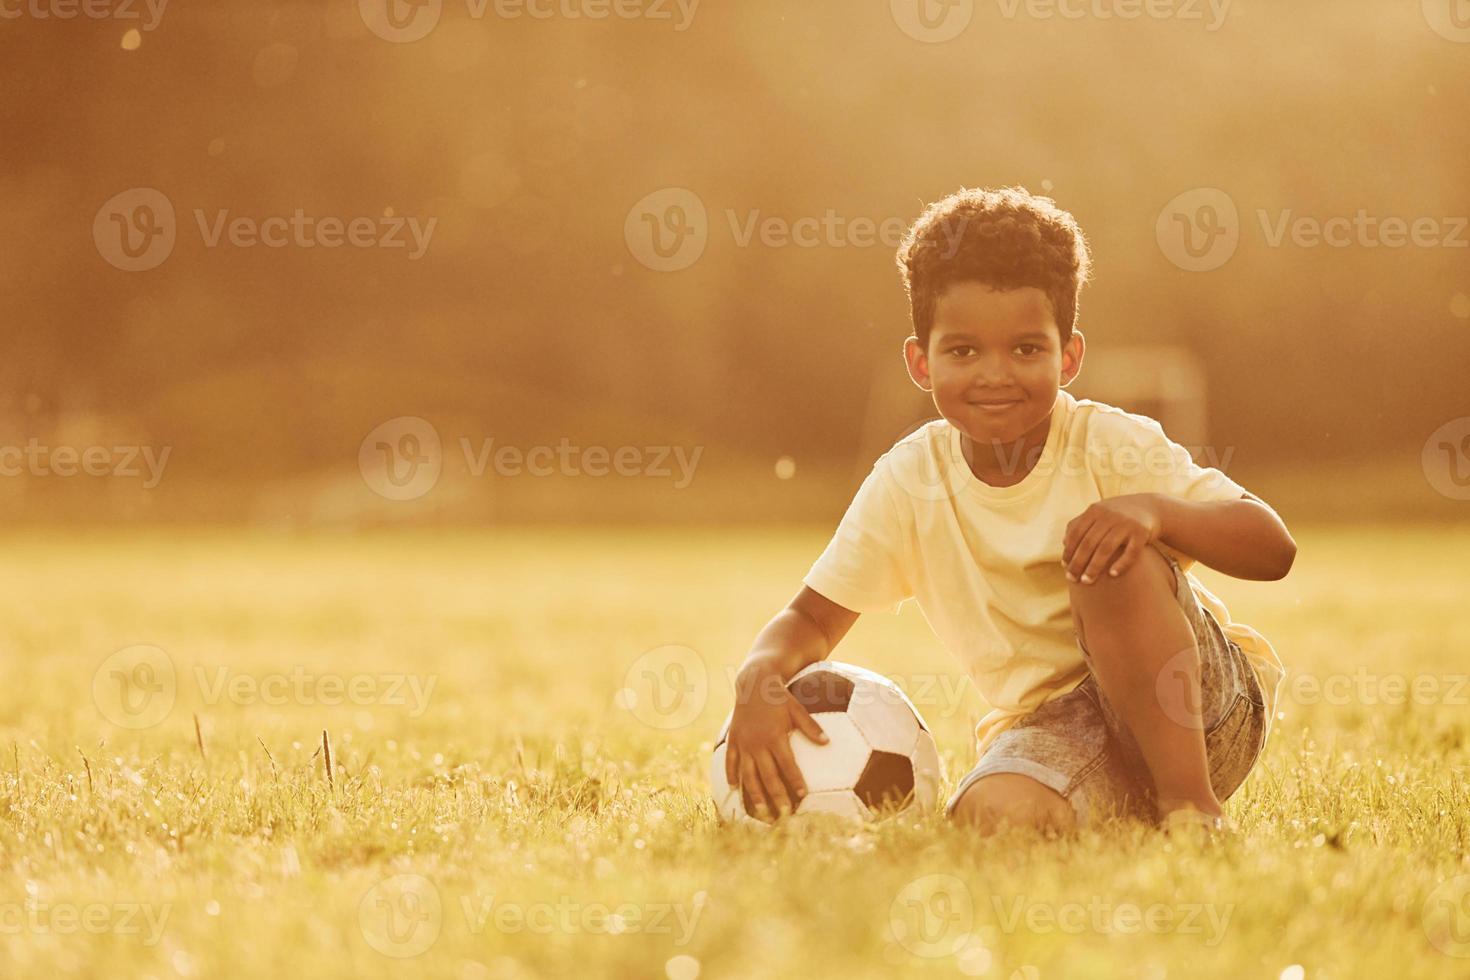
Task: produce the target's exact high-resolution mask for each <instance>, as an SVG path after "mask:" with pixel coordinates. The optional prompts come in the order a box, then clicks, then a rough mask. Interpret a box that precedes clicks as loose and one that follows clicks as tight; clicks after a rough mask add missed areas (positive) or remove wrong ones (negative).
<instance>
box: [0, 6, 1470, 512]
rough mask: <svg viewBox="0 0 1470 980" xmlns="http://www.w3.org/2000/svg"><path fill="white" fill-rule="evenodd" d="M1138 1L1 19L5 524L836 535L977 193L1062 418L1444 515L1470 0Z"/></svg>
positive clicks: (903, 408)
mask: <svg viewBox="0 0 1470 980" xmlns="http://www.w3.org/2000/svg"><path fill="white" fill-rule="evenodd" d="M1143 6H1144V5H1141V4H1139V5H1133V4H1129V3H1127V2H1122V0H1118V2H1110V0H1070V2H1060V3H1047V2H1039V0H1033V2H1030V3H1026V2H1021V0H1014V2H1013V0H996V2H991V3H976V2H970V0H953V2H949V3H940V2H938V0H893V2H888V0H868V2H863V3H850V2H845V3H835V2H826V3H806V4H795V3H778V2H774V0H742V2H740V3H733V2H729V0H725V2H716V0H705V2H703V3H696V2H693V0H684V3H682V4H681V3H677V2H674V0H617V2H614V0H500V2H499V3H496V2H494V0H486V2H481V0H443V2H436V0H418V2H414V3H409V2H405V0H383V2H376V0H361V2H356V0H332V2H325V0H318V2H310V3H308V2H301V3H270V2H260V0H248V2H247V0H213V2H211V3H209V4H207V5H205V4H189V3H184V2H181V0H175V2H174V3H171V4H159V3H156V2H155V4H154V5H152V6H150V5H148V4H146V3H144V2H142V0H137V2H135V3H128V4H124V3H122V2H120V0H118V2H113V3H108V2H104V0H97V2H95V3H93V4H90V5H88V6H87V7H86V8H83V7H82V6H81V5H80V4H75V3H71V2H68V0H0V64H3V65H4V66H5V67H4V68H3V72H4V78H5V83H6V85H5V88H6V97H5V98H4V99H3V100H0V160H3V166H0V192H3V199H4V202H5V221H4V223H3V226H0V243H3V261H0V292H3V295H4V297H5V307H4V308H5V321H6V323H5V329H4V338H5V346H4V356H3V357H0V470H3V476H0V506H3V507H4V514H5V515H6V520H7V521H9V522H10V523H12V524H25V523H32V524H47V523H52V522H60V521H65V522H95V523H99V524H103V523H125V524H129V523H140V524H141V523H205V522H209V523H215V522H217V523H222V524H234V525H246V526H259V527H287V528H290V527H341V528H362V527H372V526H378V525H385V524H401V523H408V524H446V525H456V524H466V523H492V524H493V523H526V522H573V523H575V522H598V523H609V522H611V523H625V522H626V523H651V522H659V523H664V522H675V523H704V522H709V523H718V522H742V523H743V522H778V523H779V522H808V521H815V522H825V521H829V520H835V519H836V517H837V516H839V515H840V514H841V512H842V510H843V508H844V507H845V505H846V503H847V501H848V499H849V498H850V496H851V493H852V491H853V490H854V489H855V487H856V484H857V482H858V481H859V480H860V479H861V477H862V475H863V474H864V473H865V472H866V471H867V469H868V467H869V466H871V464H872V461H873V460H874V458H876V456H877V455H879V454H880V453H881V452H882V451H883V450H884V449H886V448H887V447H888V446H889V445H891V444H892V443H893V442H894V441H895V440H896V439H897V438H899V437H900V436H902V435H903V434H905V433H906V432H908V431H911V430H912V428H913V427H914V426H916V425H917V424H920V423H921V422H923V421H924V420H926V419H929V418H932V417H934V415H935V413H934V409H933V406H932V404H931V403H929V402H928V401H927V400H926V398H925V396H924V395H923V394H922V393H921V392H919V391H918V390H917V389H915V388H914V387H913V386H912V385H911V384H910V382H909V381H908V379H907V377H906V375H905V373H904V371H903V367H902V363H901V360H900V348H901V344H902V341H903V338H904V337H905V336H906V335H907V334H908V332H909V322H908V308H907V302H906V299H905V297H904V295H903V292H902V289H901V287H900V284H899V279H898V274H897V270H896V268H895V265H894V257H893V254H894V247H895V246H896V244H897V241H898V238H899V236H900V235H901V233H902V230H903V228H904V227H905V226H906V225H907V224H908V223H909V222H911V221H912V220H913V219H914V217H915V216H917V215H918V213H919V212H920V211H921V210H922V209H923V207H924V206H925V205H926V204H927V203H929V202H931V201H933V200H935V199H937V198H939V197H942V196H943V195H945V194H947V193H949V192H951V191H953V190H955V189H957V188H959V187H961V186H979V185H984V186H995V185H1002V184H1021V185H1024V186H1025V187H1027V188H1028V189H1030V190H1032V191H1033V192H1038V193H1045V194H1048V195H1050V196H1052V197H1054V198H1055V199H1056V200H1057V201H1058V202H1059V204H1061V206H1063V207H1065V208H1067V209H1068V210H1070V211H1072V212H1073V213H1074V214H1075V215H1076V217H1077V218H1078V220H1079V222H1080V223H1081V225H1082V227H1083V229H1084V231H1085V232H1086V233H1087V235H1088V237H1089V239H1090V242H1091V245H1092V248H1093V252H1094V261H1095V268H1096V272H1095V280H1094V281H1093V282H1092V283H1091V284H1090V285H1089V286H1088V287H1087V288H1086V290H1085V291H1084V293H1083V297H1082V302H1081V320H1080V327H1081V329H1082V330H1083V332H1084V333H1085V334H1086V336H1087V339H1088V342H1089V348H1088V362H1087V367H1086V368H1085V369H1084V371H1083V376H1082V378H1081V379H1080V380H1079V382H1078V383H1077V385H1076V386H1075V387H1074V389H1073V391H1074V393H1075V394H1077V395H1079V396H1084V397H1096V398H1099V399H1102V400H1105V401H1110V402H1113V403H1116V404H1119V405H1121V406H1123V407H1124V408H1127V409H1129V410H1132V411H1141V412H1145V413H1147V414H1150V415H1154V416H1155V417H1158V418H1159V419H1160V420H1161V421H1162V422H1163V423H1164V424H1165V427H1166V429H1167V430H1168V431H1169V432H1170V434H1171V435H1172V436H1173V437H1174V438H1175V439H1176V440H1177V441H1179V442H1182V443H1184V444H1186V445H1190V446H1191V447H1198V448H1199V449H1201V450H1202V451H1203V453H1202V456H1203V457H1204V458H1206V459H1208V460H1209V461H1212V462H1216V463H1217V465H1219V464H1224V468H1225V469H1226V470H1227V472H1229V473H1230V474H1231V475H1232V476H1233V477H1235V478H1236V479H1237V480H1239V481H1240V482H1242V483H1243V484H1245V485H1246V486H1248V487H1250V488H1251V489H1253V490H1255V491H1256V492H1257V493H1259V494H1261V495H1262V496H1264V497H1265V498H1266V499H1267V500H1268V501H1270V502H1272V503H1273V504H1274V505H1275V506H1276V507H1277V508H1278V509H1279V510H1280V511H1281V512H1282V514H1283V516H1284V517H1286V518H1287V520H1288V521H1290V520H1292V519H1293V518H1312V519H1343V520H1373V519H1389V518H1405V517H1414V518H1425V519H1440V518H1454V517H1463V515H1464V513H1465V511H1464V507H1465V503H1464V501H1465V500H1466V499H1470V418H1467V417H1470V387H1467V384H1466V381H1465V377H1464V371H1465V368H1466V367H1467V365H1470V229H1467V227H1466V218H1465V217H1464V216H1465V215H1467V214H1470V182H1467V181H1466V179H1465V177H1466V160H1467V159H1470V129H1467V128H1466V127H1465V125H1464V120H1465V119H1467V118H1470V9H1466V7H1467V5H1466V4H1464V3H1456V2H1454V0H1449V2H1436V0H1423V2H1422V3H1421V2H1420V0H1399V2H1395V3H1388V4H1370V3H1352V4H1343V3H1341V2H1337V3H1328V2H1326V0H1300V2H1296V3H1293V4H1290V5H1281V4H1272V5H1267V4H1245V3H1241V4H1229V3H1222V2H1219V0H1217V2H1216V3H1215V4H1213V5H1211V4H1210V3H1208V2H1203V0H1200V2H1195V0H1178V2H1172V3H1170V2H1158V3H1154V4H1150V5H1148V6H1147V9H1143ZM1135 7H1137V8H1138V9H1135Z"/></svg>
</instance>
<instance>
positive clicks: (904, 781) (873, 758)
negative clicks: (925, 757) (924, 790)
mask: <svg viewBox="0 0 1470 980" xmlns="http://www.w3.org/2000/svg"><path fill="white" fill-rule="evenodd" d="M913 791H914V764H913V762H912V761H910V760H909V757H908V756H906V755H899V754H898V753H897V752H876V751H875V752H873V753H871V754H869V756H868V764H867V765H866V766H864V767H863V774H862V775H861V776H859V777H858V781H857V785H856V786H854V787H853V792H854V793H856V794H857V795H858V799H860V800H862V801H863V803H865V804H867V805H868V806H870V807H875V808H876V807H880V806H882V805H883V804H884V803H896V804H900V805H902V804H903V802H904V801H905V800H907V799H908V798H909V796H910V795H911V794H912V793H913Z"/></svg>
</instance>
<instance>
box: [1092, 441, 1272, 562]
mask: <svg viewBox="0 0 1470 980" xmlns="http://www.w3.org/2000/svg"><path fill="white" fill-rule="evenodd" d="M1100 428H1101V430H1102V433H1103V436H1102V439H1101V440H1100V442H1099V443H1098V444H1097V445H1095V446H1094V447H1093V451H1091V452H1090V453H1089V457H1090V461H1091V463H1092V465H1093V467H1094V472H1095V473H1096V474H1097V484H1098V489H1099V490H1100V491H1101V493H1102V496H1103V497H1104V498H1107V497H1118V496H1122V495H1124V494H1129V493H1162V494H1167V495H1168V496H1171V497H1181V498H1183V499H1185V500H1195V501H1199V502H1201V503H1207V502H1209V501H1214V500H1238V499H1239V498H1241V497H1244V496H1245V495H1246V489H1245V488H1244V487H1242V486H1241V485H1240V484H1239V483H1236V482H1235V481H1234V480H1232V479H1231V478H1230V477H1228V476H1226V475H1225V473H1224V471H1222V470H1220V469H1217V468H1215V467H1213V466H1201V465H1199V464H1198V463H1196V462H1195V461H1194V457H1193V456H1192V455H1191V454H1190V452H1189V450H1188V449H1186V448H1185V447H1184V446H1181V445H1179V443H1177V442H1175V441H1174V440H1172V439H1170V438H1169V437H1168V436H1167V435H1165V434H1164V427H1163V426H1161V425H1159V423H1158V422H1156V421H1154V420H1153V419H1151V418H1148V417H1147V416H1144V415H1132V414H1128V413H1123V412H1119V413H1117V414H1116V415H1115V416H1113V417H1111V418H1109V419H1108V421H1107V423H1105V424H1104V425H1103V426H1101V427H1100ZM1226 465H1229V457H1226ZM1158 546H1159V548H1160V549H1161V550H1163V551H1165V552H1166V553H1168V554H1170V555H1172V556H1173V557H1174V558H1175V560H1177V561H1178V562H1179V566H1180V568H1181V569H1182V570H1184V571H1188V570H1189V569H1190V568H1191V567H1192V566H1193V565H1194V564H1195V559H1194V558H1193V557H1191V556H1189V555H1186V554H1184V553H1183V552H1181V551H1178V550H1176V549H1174V548H1172V547H1170V546H1168V545H1166V544H1164V543H1163V542H1159V545H1158Z"/></svg>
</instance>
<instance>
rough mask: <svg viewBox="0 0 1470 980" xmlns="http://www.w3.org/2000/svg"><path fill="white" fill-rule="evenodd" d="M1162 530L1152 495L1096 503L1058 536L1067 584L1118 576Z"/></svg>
mask: <svg viewBox="0 0 1470 980" xmlns="http://www.w3.org/2000/svg"><path fill="white" fill-rule="evenodd" d="M1162 531H1163V517H1162V512H1161V509H1160V507H1159V506H1158V498H1157V496H1156V495H1154V494H1151V493H1131V494H1125V495H1124V496H1121V497H1109V498H1108V499H1106V500H1099V501H1098V502H1097V503H1095V504H1093V505H1092V506H1090V507H1088V508H1087V509H1086V510H1084V511H1083V512H1082V513H1080V514H1078V515H1077V516H1076V517H1074V518H1073V519H1072V520H1071V522H1069V523H1068V524H1067V533H1066V534H1065V535H1063V536H1062V565H1063V566H1064V567H1065V568H1066V569H1067V581H1069V582H1077V581H1081V582H1082V584H1083V585H1091V584H1092V583H1093V582H1096V581H1097V580H1098V579H1099V578H1101V577H1102V574H1103V572H1104V571H1106V572H1107V573H1108V575H1111V576H1118V575H1122V574H1123V573H1124V572H1126V571H1128V569H1129V568H1131V567H1133V563H1134V562H1136V561H1138V556H1139V554H1140V553H1141V552H1142V551H1143V549H1144V548H1146V547H1148V546H1149V545H1150V544H1152V543H1153V542H1154V541H1157V540H1158V539H1159V535H1160V533H1162ZM1120 552H1121V553H1120Z"/></svg>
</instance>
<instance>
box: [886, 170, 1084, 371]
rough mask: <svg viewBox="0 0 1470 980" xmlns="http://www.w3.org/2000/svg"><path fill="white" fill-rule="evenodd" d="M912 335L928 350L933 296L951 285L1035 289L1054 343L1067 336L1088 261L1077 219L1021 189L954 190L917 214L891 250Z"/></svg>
mask: <svg viewBox="0 0 1470 980" xmlns="http://www.w3.org/2000/svg"><path fill="white" fill-rule="evenodd" d="M898 267H899V270H900V273H901V275H902V278H903V285H904V289H905V290H906V291H907V292H908V296H909V307H910V311H911V313H912V316H913V320H914V335H915V336H916V337H918V339H919V343H921V344H923V345H924V346H925V347H926V348H927V347H928V346H929V334H930V331H931V330H932V328H933V326H934V310H935V307H936V306H937V305H938V303H939V297H940V295H941V294H943V292H944V291H945V290H946V289H948V288H949V287H950V286H952V285H954V284H955V283H957V282H966V281H972V280H973V281H976V282H982V283H985V284H986V285H988V286H991V287H993V288H995V289H1019V288H1021V287H1023V286H1035V287H1036V288H1037V289H1040V290H1041V291H1042V292H1044V293H1046V296H1047V298H1048V299H1049V300H1051V306H1052V312H1053V314H1054V315H1055V316H1056V320H1057V327H1058V328H1059V329H1060V331H1061V340H1062V343H1063V344H1065V343H1066V342H1067V341H1068V340H1069V339H1071V337H1072V329H1073V327H1074V326H1076V322H1077V294H1078V293H1080V292H1081V291H1082V284H1083V283H1084V282H1086V281H1087V278H1088V275H1089V273H1090V272H1091V270H1092V255H1091V252H1090V251H1089V250H1088V248H1087V241H1086V239H1084V238H1083V237H1082V229H1080V228H1078V227H1077V219H1075V218H1073V217H1072V215H1071V214H1069V213H1068V212H1066V211H1063V210H1062V209H1061V208H1059V207H1057V203H1056V201H1054V200H1052V199H1051V198H1049V197H1040V196H1038V195H1035V194H1032V193H1031V192H1029V191H1027V190H1026V188H1024V187H1002V188H999V189H993V190H992V189H982V188H969V187H962V188H960V189H959V190H957V191H955V192H954V193H953V194H950V195H949V196H948V197H946V198H944V199H943V200H940V201H936V202H934V203H933V204H931V205H929V207H928V208H926V209H925V210H924V213H923V214H921V215H919V217H918V220H916V221H915V222H914V224H913V227H912V228H910V229H909V230H908V234H906V235H905V236H904V239H903V242H902V243H901V244H900V245H899V246H898Z"/></svg>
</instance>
